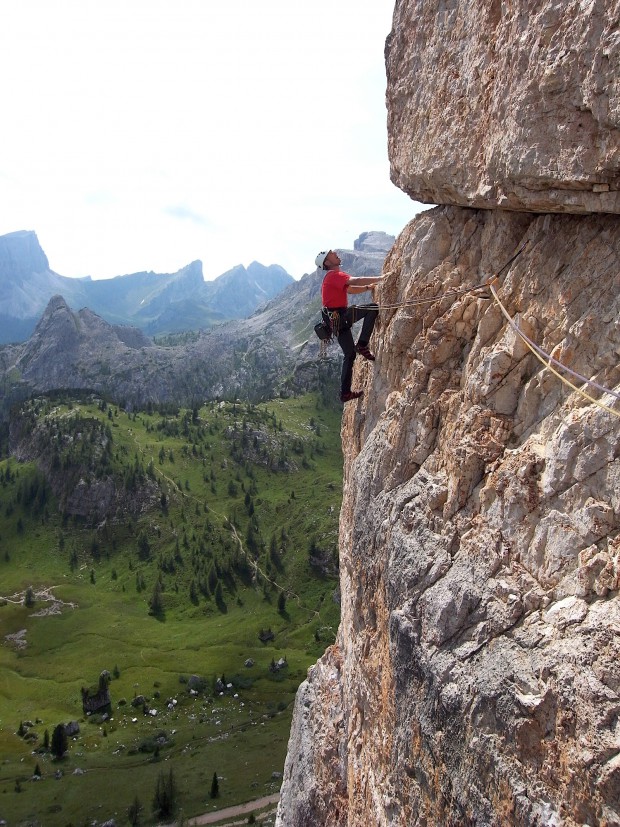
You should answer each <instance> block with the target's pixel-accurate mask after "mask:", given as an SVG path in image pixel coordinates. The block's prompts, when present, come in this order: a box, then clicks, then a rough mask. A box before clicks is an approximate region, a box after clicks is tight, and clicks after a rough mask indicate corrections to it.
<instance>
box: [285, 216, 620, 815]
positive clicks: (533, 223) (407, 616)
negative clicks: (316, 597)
mask: <svg viewBox="0 0 620 827" xmlns="http://www.w3.org/2000/svg"><path fill="white" fill-rule="evenodd" d="M525 242H527V245H526V247H525V249H524V251H523V252H522V253H521V254H520V255H519V256H518V258H517V259H516V260H515V261H514V262H513V264H512V265H511V266H510V267H509V268H508V270H507V271H505V272H503V273H502V275H501V277H500V279H499V280H498V282H497V285H496V289H497V291H498V296H499V298H500V300H501V301H502V303H503V304H504V305H505V307H506V309H507V311H508V313H509V314H510V315H511V317H512V318H513V319H514V320H515V322H516V323H517V324H518V326H519V328H520V329H521V330H524V331H526V332H527V335H528V336H530V337H531V338H532V340H533V341H535V342H536V343H537V344H538V345H539V346H540V347H541V348H543V349H544V350H545V351H546V352H547V353H550V354H553V355H554V358H556V359H557V360H558V361H560V362H562V363H565V364H569V365H570V367H571V368H572V369H573V370H575V371H577V372H579V373H582V374H584V375H586V376H588V377H595V379H596V381H597V382H598V383H599V384H600V385H602V386H605V387H609V388H612V389H613V388H616V389H617V388H618V387H619V384H620V367H619V364H620V330H619V328H618V323H617V319H618V314H619V312H620V289H619V288H620V228H619V227H618V223H617V219H616V218H615V217H614V216H588V217H577V216H566V215H550V216H544V217H543V216H535V215H533V214H515V213H509V212H500V211H489V210H484V211H475V210H468V209H462V208H460V207H438V208H436V209H435V210H432V211H429V212H427V213H423V214H422V215H420V216H419V217H418V218H416V219H415V220H414V221H413V222H411V224H410V225H409V226H408V227H407V228H406V229H405V230H404V231H403V233H402V234H401V235H400V237H399V238H398V240H397V242H396V245H395V247H394V248H393V250H392V252H391V254H390V256H389V257H388V259H387V261H386V265H385V270H386V271H391V275H389V276H388V277H387V279H386V281H385V283H384V285H383V287H382V292H381V296H380V304H383V305H394V304H400V303H402V302H404V301H407V300H409V301H412V300H416V299H420V298H429V299H432V301H430V302H429V303H428V304H424V305H417V306H406V307H397V308H392V309H390V310H384V311H383V312H382V314H381V320H380V323H379V326H378V329H377V332H376V334H375V336H376V339H375V340H374V344H375V348H376V354H377V360H376V362H375V364H374V366H370V365H367V364H358V363H356V367H355V370H356V374H355V379H356V385H359V386H362V387H364V389H365V395H364V399H363V402H362V401H360V402H359V403H355V404H354V405H350V406H347V407H346V408H345V412H344V416H343V425H342V437H343V446H344V451H345V463H344V465H345V487H344V499H343V506H342V513H341V523H340V560H341V591H342V620H341V626H340V630H339V635H338V639H337V642H336V644H335V646H334V647H332V648H331V649H330V650H329V651H328V652H327V653H326V654H325V656H324V657H323V659H322V660H321V662H320V663H319V664H318V665H317V666H316V667H314V668H313V669H312V670H311V671H310V673H309V678H308V681H307V683H306V684H304V686H303V687H302V690H301V692H300V699H306V700H307V699H309V698H311V703H309V704H307V705H305V706H304V702H303V700H298V709H297V712H296V714H295V720H294V724H293V734H292V738H291V745H290V748H289V756H288V759H287V765H286V770H285V778H284V786H283V791H282V800H281V803H280V810H279V822H278V823H279V824H281V825H287V827H288V826H289V825H311V824H312V825H317V824H325V825H348V826H349V827H354V825H355V827H357V825H361V824H369V825H370V824H372V825H403V827H404V825H428V827H430V825H469V824H471V825H489V826H491V825H494V826H495V825H497V827H503V826H504V825H513V824H514V825H549V824H553V825H566V827H577V825H579V827H581V826H582V825H584V824H588V825H591V827H594V825H606V826H607V827H611V825H617V824H620V758H619V756H620V671H619V669H618V663H620V598H619V597H618V587H619V584H620V534H619V530H620V420H619V419H618V418H617V417H615V416H614V415H613V414H612V413H611V412H609V411H607V410H605V409H604V408H601V407H599V406H597V405H596V404H594V402H592V401H590V400H588V399H586V398H584V397H583V396H581V395H579V394H578V393H577V392H576V391H574V390H573V389H572V388H571V387H569V386H567V385H566V384H564V383H563V382H561V381H560V380H559V378H558V377H557V376H556V375H554V374H553V373H551V372H550V371H549V370H548V369H547V368H546V367H545V366H544V365H543V364H541V362H540V361H539V360H538V359H537V358H536V357H535V355H534V354H533V353H532V352H531V351H530V350H529V349H528V348H527V347H526V346H524V343H523V340H522V339H521V338H520V337H519V335H518V334H516V333H515V331H514V329H513V328H511V326H510V325H509V324H508V322H507V320H506V319H505V317H504V316H503V315H502V312H501V310H500V308H499V306H498V305H497V304H496V303H495V301H494V300H493V299H492V298H488V295H489V294H488V291H486V292H485V293H483V294H482V296H480V295H479V294H476V293H465V294H462V293H461V294H454V293H452V294H450V291H455V290H464V289H467V288H471V287H476V286H478V285H480V284H482V283H484V282H485V281H487V280H488V279H489V278H490V277H491V276H492V275H493V274H494V273H496V272H497V271H498V270H500V268H501V267H502V266H503V264H504V263H505V262H506V261H507V260H508V259H509V258H510V256H511V255H512V254H513V252H514V251H515V250H517V249H518V248H519V247H520V246H522V245H523V244H524V243H525ZM569 378H571V380H572V381H573V382H574V381H575V380H574V378H572V377H569ZM577 384H578V385H579V386H580V387H581V386H582V385H583V383H581V382H579V383H577ZM585 389H586V392H587V393H588V394H589V395H590V396H592V397H593V398H594V399H597V400H598V401H600V402H601V403H602V404H604V405H607V406H608V407H613V408H615V409H616V410H619V409H620V405H619V404H618V402H617V400H616V401H615V402H614V398H613V397H612V396H611V395H609V394H607V395H606V394H604V393H602V392H601V391H599V390H597V389H595V388H589V389H588V388H585ZM300 745H302V746H300ZM304 745H305V746H304ZM302 777H303V780H302ZM313 800H314V801H315V802H317V801H320V802H321V804H320V809H318V810H317V809H316V808H313V806H312V801H313ZM317 814H318V815H317Z"/></svg>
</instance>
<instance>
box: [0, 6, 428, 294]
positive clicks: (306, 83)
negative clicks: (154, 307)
mask: <svg viewBox="0 0 620 827" xmlns="http://www.w3.org/2000/svg"><path fill="white" fill-rule="evenodd" d="M393 6H394V2H393V0H372V2H360V1H359V0H309V2H296V1H295V0H217V1H216V0H3V3H2V16H1V22H0V77H2V94H1V96H0V101H1V111H2V128H1V130H0V235H2V234H4V233H9V232H13V231H15V230H34V231H35V232H36V233H37V235H38V237H39V241H40V243H41V246H42V247H43V249H44V251H45V252H46V254H47V257H48V259H49V262H50V267H51V268H52V270H55V271H56V272H57V273H60V274H61V275H64V276H83V275H92V276H93V277H94V278H108V277H111V276H115V275H121V274H125V273H133V272H138V271H142V270H154V271H155V272H159V273H163V272H175V271H176V270H178V269H180V268H181V267H183V266H184V265H185V264H188V263H189V262H190V261H193V260H194V259H201V260H202V262H203V270H204V274H205V278H207V279H212V278H215V277H216V276H218V275H220V274H221V273H223V272H225V271H226V270H228V269H230V268H231V267H233V266H234V265H236V264H245V265H246V266H247V265H248V264H249V263H250V262H251V261H253V260H257V261H260V262H262V263H263V264H274V263H276V264H281V265H282V266H283V267H285V268H286V269H287V270H288V271H289V273H291V275H292V276H294V277H295V278H299V277H300V276H301V275H303V273H305V272H310V271H311V270H313V269H314V256H315V255H316V253H317V252H318V251H319V250H321V249H326V248H328V247H349V248H350V247H352V246H353V241H354V239H355V238H357V236H358V235H359V234H360V233H362V232H364V231H366V230H384V231H386V232H389V233H392V234H394V235H396V234H397V233H398V232H399V231H400V230H401V229H402V228H403V227H404V225H405V224H406V222H407V221H409V219H410V218H412V217H413V215H415V214H416V213H417V212H419V211H420V209H422V206H421V205H419V204H417V203H416V202H414V201H411V200H410V199H409V198H408V197H407V196H406V195H404V193H402V192H401V191H400V190H398V189H397V188H396V187H395V186H394V185H393V184H392V183H391V182H390V178H389V163H388V160H387V137H386V112H385V97H384V96H385V68H384V60H383V47H384V41H385V38H386V36H387V35H388V33H389V31H390V28H391V21H392V11H393Z"/></svg>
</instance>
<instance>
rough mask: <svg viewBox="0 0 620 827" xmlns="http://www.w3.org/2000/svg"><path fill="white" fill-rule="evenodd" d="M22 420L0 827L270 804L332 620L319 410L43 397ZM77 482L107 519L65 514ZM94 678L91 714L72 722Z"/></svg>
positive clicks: (1, 503) (4, 665) (332, 491)
mask: <svg viewBox="0 0 620 827" xmlns="http://www.w3.org/2000/svg"><path fill="white" fill-rule="evenodd" d="M23 422H24V423H27V425H26V426H24V427H25V429H26V433H25V437H24V438H25V439H26V440H28V439H30V442H31V444H32V445H33V446H36V453H37V457H36V461H35V460H34V459H33V460H32V461H29V462H17V461H16V459H15V458H6V459H4V460H1V461H0V644H1V645H0V824H1V823H2V820H4V821H5V822H6V823H7V824H8V825H10V827H15V825H43V827H67V825H74V826H75V827H78V825H80V827H81V825H86V824H94V823H98V824H103V823H104V822H106V821H107V820H110V819H114V820H115V822H116V824H118V825H120V824H130V823H133V824H145V825H146V824H155V823H160V822H162V823H163V822H167V823H172V822H173V821H174V820H175V819H177V820H178V819H180V818H189V817H192V816H195V815H198V814H201V813H204V812H207V811H210V810H213V809H220V808H224V807H228V806H231V805H233V804H237V803H241V802H246V801H250V800H253V799H258V798H260V797H262V796H266V795H269V794H271V793H274V792H277V791H278V789H279V786H280V774H281V773H282V769H283V765H284V758H285V754H286V746H287V741H288V734H289V728H290V723H291V714H292V705H293V701H294V697H295V692H296V690H297V687H298V686H299V683H300V682H301V681H302V680H303V679H304V677H305V675H306V670H307V668H308V666H309V665H311V664H312V663H313V662H314V661H315V660H316V659H317V658H318V657H319V656H320V655H321V653H322V652H323V651H324V649H325V647H326V646H328V645H329V644H330V643H331V642H333V640H334V638H335V634H336V629H337V625H338V619H339V607H338V602H337V529H338V515H339V508H340V501H341V495H342V490H341V485H342V455H341V449H340V412H339V411H334V410H333V409H330V408H328V407H325V406H324V405H323V404H322V403H321V401H320V399H318V398H317V397H316V396H313V395H308V396H304V397H300V398H296V399H288V400H274V401H272V402H269V403H264V404H260V405H256V406H253V405H248V404H245V403H229V402H226V403H217V404H216V403H213V404H208V405H206V406H203V407H201V408H195V409H193V410H190V411H187V410H180V411H170V410H169V411H166V412H162V411H148V412H129V413H128V412H125V411H123V410H122V409H120V408H118V407H117V406H114V405H110V404H106V403H105V402H103V401H102V400H101V399H97V398H95V397H91V398H82V399H81V400H77V399H73V400H71V399H62V398H57V399H53V400H52V399H42V400H36V401H31V402H29V403H26V406H25V408H24V411H23ZM37 466H39V468H40V467H45V469H46V474H45V475H43V474H42V472H41V471H40V470H39V468H38V467H37ZM51 477H53V482H54V481H55V482H54V485H52V486H50V484H49V480H50V478H51ZM80 479H83V480H85V481H86V482H87V483H88V482H89V481H90V482H91V483H93V482H100V483H102V482H105V481H106V480H107V481H109V480H113V481H114V485H115V487H116V490H117V491H120V492H121V495H122V496H121V497H120V500H121V502H122V501H125V502H124V504H125V505H126V506H127V507H126V508H121V510H120V511H117V513H116V514H115V515H112V516H110V515H107V516H105V517H103V518H101V515H97V517H96V519H94V518H93V517H92V515H91V516H89V515H88V514H86V515H85V516H76V515H75V508H74V506H75V502H74V500H72V495H71V491H73V490H74V489H75V487H76V484H77V485H78V487H79V480H80ZM63 480H65V481H66V487H65V488H63V485H62V481H63ZM72 508H73V511H72ZM77 510H78V511H79V508H78V509H77ZM261 635H262V638H263V639H262V640H261V639H260V637H259V636H261ZM246 664H248V665H246ZM278 665H279V666H280V668H277V667H278ZM102 673H103V675H104V676H105V677H104V678H103V685H105V686H107V688H108V690H109V694H110V700H111V704H110V708H109V710H108V711H97V712H93V713H92V714H85V713H84V711H83V706H82V689H83V688H86V689H88V690H89V691H90V692H91V694H93V693H94V692H95V691H96V689H97V687H98V686H101V685H102V684H101V678H100V676H102ZM73 721H75V722H77V723H78V725H79V733H78V734H76V735H69V737H68V742H67V751H66V753H65V756H64V757H63V758H61V759H60V758H56V757H54V755H53V754H52V751H51V749H50V746H49V741H50V740H51V739H52V735H53V733H54V730H55V728H56V727H57V725H58V724H68V723H70V722H73ZM214 774H215V775H216V776H217V780H218V785H217V786H218V796H217V797H215V798H212V797H211V793H212V791H213V790H212V785H213V777H214ZM39 775H40V778H38V776H39ZM163 778H165V779H167V780H168V781H169V782H170V781H171V779H172V785H173V795H172V796H171V798H172V801H168V800H167V799H166V800H165V801H164V802H163V806H162V800H161V797H158V796H157V795H156V789H157V788H158V784H159V785H160V784H161V782H162V779H163ZM132 805H133V807H134V809H133V811H131V810H130V808H131V807H132ZM168 807H169V809H168V810H167V809H166V808H168Z"/></svg>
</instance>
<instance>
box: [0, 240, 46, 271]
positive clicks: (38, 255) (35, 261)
mask: <svg viewBox="0 0 620 827" xmlns="http://www.w3.org/2000/svg"><path fill="white" fill-rule="evenodd" d="M49 269H50V265H49V262H48V260H47V256H46V255H45V253H44V252H43V249H42V248H41V245H40V244H39V239H38V238H37V234H36V233H35V232H34V231H33V230H18V231H17V232H14V233H7V234H6V235H3V236H0V278H3V277H4V278H9V277H10V278H12V279H16V278H17V279H22V278H24V277H27V276H29V275H30V274H31V273H42V272H47V271H49Z"/></svg>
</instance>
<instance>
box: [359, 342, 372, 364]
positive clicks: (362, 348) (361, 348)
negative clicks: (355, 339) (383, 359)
mask: <svg viewBox="0 0 620 827" xmlns="http://www.w3.org/2000/svg"><path fill="white" fill-rule="evenodd" d="M355 350H356V352H357V353H359V355H360V356H363V357H364V359H368V361H369V362H374V361H375V355H374V353H371V352H370V351H369V350H368V346H367V345H356V346H355Z"/></svg>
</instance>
